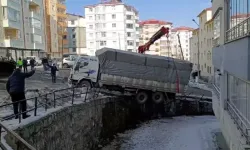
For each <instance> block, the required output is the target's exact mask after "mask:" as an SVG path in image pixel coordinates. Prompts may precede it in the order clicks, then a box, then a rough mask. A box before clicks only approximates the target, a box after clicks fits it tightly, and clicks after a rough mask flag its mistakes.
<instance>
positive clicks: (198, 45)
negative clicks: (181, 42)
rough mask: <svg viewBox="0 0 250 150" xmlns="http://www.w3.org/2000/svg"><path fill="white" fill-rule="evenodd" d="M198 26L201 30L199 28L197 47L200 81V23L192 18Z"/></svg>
mask: <svg viewBox="0 0 250 150" xmlns="http://www.w3.org/2000/svg"><path fill="white" fill-rule="evenodd" d="M192 21H193V22H194V23H195V24H196V25H197V26H198V27H199V30H198V36H197V38H198V44H197V47H198V53H197V55H198V67H197V68H198V81H199V79H200V25H199V24H198V23H197V22H196V21H195V20H194V19H193V20H192Z"/></svg>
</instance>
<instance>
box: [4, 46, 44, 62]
mask: <svg viewBox="0 0 250 150" xmlns="http://www.w3.org/2000/svg"><path fill="white" fill-rule="evenodd" d="M27 56H37V57H39V58H42V57H45V56H46V52H45V51H44V50H41V49H25V48H16V47H0V57H1V58H2V59H6V60H11V59H14V60H15V61H17V60H18V58H22V59H23V58H26V57H27Z"/></svg>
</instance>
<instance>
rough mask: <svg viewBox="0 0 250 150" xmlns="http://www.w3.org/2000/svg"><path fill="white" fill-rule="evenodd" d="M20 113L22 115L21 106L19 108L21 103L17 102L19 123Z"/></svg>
mask: <svg viewBox="0 0 250 150" xmlns="http://www.w3.org/2000/svg"><path fill="white" fill-rule="evenodd" d="M21 115H22V108H21V104H20V102H18V119H19V123H21V119H22V118H21Z"/></svg>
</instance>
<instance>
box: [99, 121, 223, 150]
mask: <svg viewBox="0 0 250 150" xmlns="http://www.w3.org/2000/svg"><path fill="white" fill-rule="evenodd" d="M217 132H219V123H218V122H217V120H216V118H215V117H214V116H196V117H186V116H182V117H174V118H173V119H159V120H154V121H150V122H149V123H144V124H143V125H142V126H141V127H139V128H137V129H134V130H130V131H127V132H125V133H124V134H119V135H118V136H117V138H116V139H115V140H114V141H113V142H112V143H111V144H110V145H108V146H106V147H104V148H103V149H102V150H116V149H119V150H216V149H217V144H216V140H215V133H217Z"/></svg>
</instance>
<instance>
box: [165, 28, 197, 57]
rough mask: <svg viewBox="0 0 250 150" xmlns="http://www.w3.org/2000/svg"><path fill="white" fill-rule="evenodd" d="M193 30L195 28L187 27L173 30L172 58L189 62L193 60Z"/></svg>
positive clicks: (171, 36)
mask: <svg viewBox="0 0 250 150" xmlns="http://www.w3.org/2000/svg"><path fill="white" fill-rule="evenodd" d="M193 30H194V29H193V28H190V27H185V26H181V27H177V28H174V29H172V30H171V34H170V43H171V55H172V57H174V58H179V59H184V60H188V61H190V60H191V58H190V56H191V52H190V41H189V40H190V38H191V37H192V31H193ZM181 50H182V51H181Z"/></svg>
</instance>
